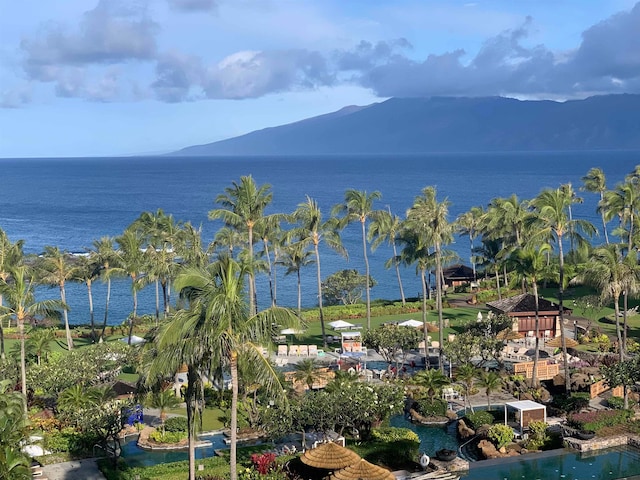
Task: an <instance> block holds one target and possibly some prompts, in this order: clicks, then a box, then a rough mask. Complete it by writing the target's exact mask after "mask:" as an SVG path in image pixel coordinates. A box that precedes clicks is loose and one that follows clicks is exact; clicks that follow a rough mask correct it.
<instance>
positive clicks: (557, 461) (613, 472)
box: [461, 446, 640, 480]
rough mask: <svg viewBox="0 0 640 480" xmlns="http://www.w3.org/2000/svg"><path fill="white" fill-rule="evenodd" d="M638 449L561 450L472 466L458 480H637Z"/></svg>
mask: <svg viewBox="0 0 640 480" xmlns="http://www.w3.org/2000/svg"><path fill="white" fill-rule="evenodd" d="M637 476H640V449H637V448H634V447H629V446H623V447H614V448H610V449H606V450H598V451H595V452H588V453H580V452H575V451H573V450H571V451H569V450H561V451H559V452H558V451H554V452H543V453H540V454H535V457H534V458H531V457H529V458H528V459H526V460H525V459H520V458H518V457H515V458H509V459H499V460H485V461H483V462H479V463H472V464H471V470H470V471H469V473H468V475H464V476H462V477H461V480H592V479H595V480H605V479H606V480H615V479H631V478H640V477H637Z"/></svg>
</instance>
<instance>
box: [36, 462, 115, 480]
mask: <svg viewBox="0 0 640 480" xmlns="http://www.w3.org/2000/svg"><path fill="white" fill-rule="evenodd" d="M42 471H43V475H42V477H38V478H43V479H44V478H47V479H49V480H106V477H105V476H104V475H103V474H102V472H101V471H100V470H99V469H98V463H97V459H96V458H85V459H83V460H74V461H71V462H63V463H55V464H52V465H45V466H44V467H43V468H42Z"/></svg>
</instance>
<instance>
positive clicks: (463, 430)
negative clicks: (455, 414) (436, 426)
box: [458, 419, 476, 440]
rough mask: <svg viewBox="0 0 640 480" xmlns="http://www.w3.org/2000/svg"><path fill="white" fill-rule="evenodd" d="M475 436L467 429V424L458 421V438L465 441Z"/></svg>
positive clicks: (471, 430)
mask: <svg viewBox="0 0 640 480" xmlns="http://www.w3.org/2000/svg"><path fill="white" fill-rule="evenodd" d="M475 434H476V432H475V431H474V430H473V429H472V428H469V427H467V424H466V423H464V420H462V419H460V420H458V436H459V437H460V438H461V439H462V440H466V439H467V438H471V437H473V436H474V435H475Z"/></svg>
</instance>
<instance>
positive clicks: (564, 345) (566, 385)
mask: <svg viewBox="0 0 640 480" xmlns="http://www.w3.org/2000/svg"><path fill="white" fill-rule="evenodd" d="M557 235H558V250H559V256H560V258H559V262H560V284H559V286H558V305H559V307H560V340H561V342H562V361H563V363H564V388H565V390H566V392H567V394H569V393H570V392H571V378H570V375H569V356H568V355H567V337H566V335H565V333H564V307H563V300H564V249H563V248H562V233H559V232H558V234H557Z"/></svg>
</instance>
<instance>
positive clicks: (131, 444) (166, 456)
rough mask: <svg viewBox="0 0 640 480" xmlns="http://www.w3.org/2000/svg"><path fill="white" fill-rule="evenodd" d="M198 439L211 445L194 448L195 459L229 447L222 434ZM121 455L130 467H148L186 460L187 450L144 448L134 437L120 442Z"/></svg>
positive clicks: (209, 455) (213, 454)
mask: <svg viewBox="0 0 640 480" xmlns="http://www.w3.org/2000/svg"><path fill="white" fill-rule="evenodd" d="M200 439H201V440H206V441H210V442H211V445H210V446H207V447H198V448H196V459H198V458H209V457H214V456H215V455H216V454H215V450H221V449H224V448H229V446H228V445H227V444H225V443H224V436H223V435H222V434H215V435H207V436H202V437H200ZM121 456H122V458H124V460H125V461H126V462H127V464H128V465H129V466H131V467H149V466H152V465H158V464H159V463H170V462H180V461H182V460H188V459H189V452H188V451H187V450H144V449H142V448H140V447H139V446H138V438H137V437H134V438H130V439H127V440H126V442H124V443H123V444H122V453H121Z"/></svg>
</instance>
